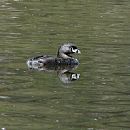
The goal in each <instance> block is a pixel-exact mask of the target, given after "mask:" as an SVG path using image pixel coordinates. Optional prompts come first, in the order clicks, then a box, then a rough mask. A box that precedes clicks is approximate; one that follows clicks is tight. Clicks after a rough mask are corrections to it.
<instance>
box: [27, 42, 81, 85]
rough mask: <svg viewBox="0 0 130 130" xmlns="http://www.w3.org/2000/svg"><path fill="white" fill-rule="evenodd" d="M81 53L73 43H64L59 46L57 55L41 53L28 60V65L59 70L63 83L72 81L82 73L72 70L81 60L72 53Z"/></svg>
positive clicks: (39, 68)
mask: <svg viewBox="0 0 130 130" xmlns="http://www.w3.org/2000/svg"><path fill="white" fill-rule="evenodd" d="M76 53H77V54H80V53H81V52H80V50H79V49H78V47H77V46H75V45H74V44H72V43H64V44H63V45H61V46H60V47H59V48H58V52H57V57H53V56H49V55H40V56H36V57H33V58H30V59H28V60H27V66H28V68H29V69H31V70H38V71H45V72H54V71H55V72H57V75H58V77H59V79H60V80H61V81H62V82H63V83H71V82H72V81H75V80H78V79H79V77H80V74H77V73H74V72H72V70H74V69H76V68H77V67H78V65H79V61H78V60H77V59H76V58H74V57H73V56H72V54H76Z"/></svg>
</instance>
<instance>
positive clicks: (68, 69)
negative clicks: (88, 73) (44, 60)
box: [27, 64, 80, 84]
mask: <svg viewBox="0 0 130 130" xmlns="http://www.w3.org/2000/svg"><path fill="white" fill-rule="evenodd" d="M27 65H28V64H27ZM77 67H78V65H51V64H48V65H46V66H37V65H35V66H29V65H28V69H29V70H33V71H43V72H51V73H53V72H56V73H57V76H58V77H59V79H60V81H61V82H63V83H65V84H69V83H72V82H74V81H76V80H78V79H79V78H80V74H78V73H75V72H73V71H74V70H75V69H76V68H77Z"/></svg>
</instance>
